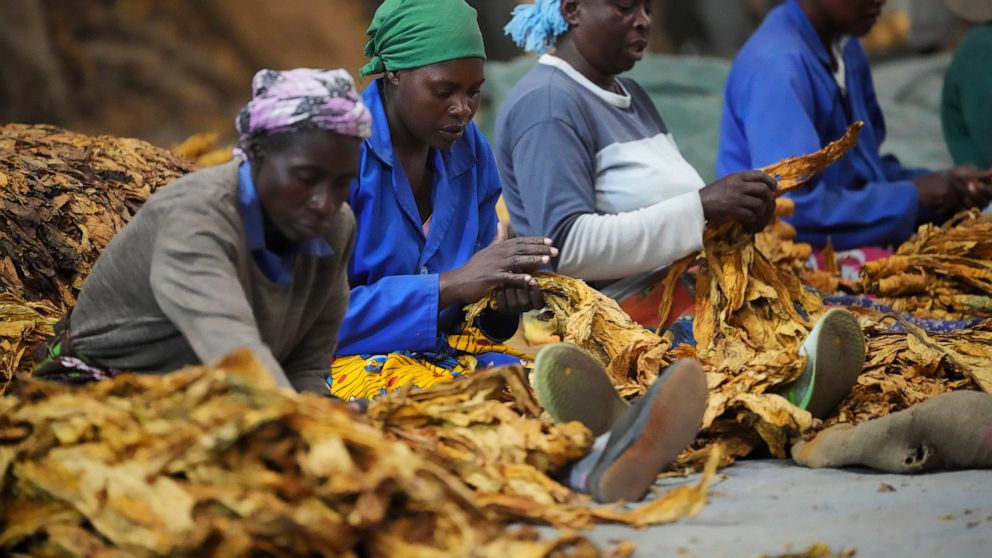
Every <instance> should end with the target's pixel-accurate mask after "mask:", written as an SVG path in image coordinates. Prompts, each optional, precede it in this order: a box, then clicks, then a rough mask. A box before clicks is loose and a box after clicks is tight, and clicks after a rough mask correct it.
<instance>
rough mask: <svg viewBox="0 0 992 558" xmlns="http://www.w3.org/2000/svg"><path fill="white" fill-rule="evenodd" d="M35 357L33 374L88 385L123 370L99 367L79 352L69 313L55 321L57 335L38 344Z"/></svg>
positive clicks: (46, 378) (43, 377)
mask: <svg viewBox="0 0 992 558" xmlns="http://www.w3.org/2000/svg"><path fill="white" fill-rule="evenodd" d="M70 315H71V312H70ZM32 356H34V362H35V365H34V370H33V371H32V376H34V377H35V378H38V379H41V380H51V381H56V382H67V383H70V384H85V383H89V382H95V381H98V380H106V379H108V378H113V377H114V376H116V375H118V374H120V370H116V369H114V368H105V367H101V366H96V365H94V364H93V363H91V362H89V361H88V360H87V359H86V357H84V356H82V355H80V354H77V353H76V351H75V348H74V346H73V343H72V337H70V336H69V316H66V317H64V318H62V319H61V320H59V322H58V323H57V324H55V335H53V336H52V337H51V339H49V340H47V341H45V342H44V343H41V344H40V345H38V347H37V348H36V349H35V350H34V353H33V355H32Z"/></svg>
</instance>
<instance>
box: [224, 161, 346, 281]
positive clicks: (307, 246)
mask: <svg viewBox="0 0 992 558" xmlns="http://www.w3.org/2000/svg"><path fill="white" fill-rule="evenodd" d="M238 200H239V201H240V202H241V216H242V218H243V219H244V222H245V240H246V242H247V243H248V250H249V251H250V252H251V255H252V257H253V258H254V259H255V263H256V264H257V265H258V267H259V269H261V270H262V273H263V274H265V276H266V277H267V278H269V280H271V281H272V282H273V283H277V284H279V285H283V286H286V285H289V284H290V283H291V282H292V281H293V269H294V268H295V267H296V256H297V254H300V253H303V254H306V255H310V256H316V257H328V256H332V255H333V254H334V250H333V249H331V247H330V246H329V245H328V244H327V242H326V241H325V240H324V239H322V238H317V239H314V240H311V241H309V242H305V243H302V244H301V245H299V246H297V247H296V248H295V249H293V250H291V251H290V252H289V253H288V254H277V253H275V252H273V251H272V250H269V248H268V247H267V246H266V245H265V217H264V214H263V213H262V202H261V201H260V200H259V199H258V192H257V191H256V190H255V182H254V181H253V180H252V178H251V164H250V163H249V162H248V161H242V162H241V164H240V165H239V166H238Z"/></svg>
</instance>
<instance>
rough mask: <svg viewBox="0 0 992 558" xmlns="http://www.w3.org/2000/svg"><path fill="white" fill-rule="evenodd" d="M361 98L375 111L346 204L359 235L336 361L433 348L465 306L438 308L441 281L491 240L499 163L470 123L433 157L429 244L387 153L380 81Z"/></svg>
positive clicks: (395, 163) (410, 193)
mask: <svg viewBox="0 0 992 558" xmlns="http://www.w3.org/2000/svg"><path fill="white" fill-rule="evenodd" d="M362 97H363V99H364V101H365V104H366V105H368V107H369V110H370V111H371V112H372V137H371V138H369V139H367V140H365V143H364V144H363V145H362V160H361V170H360V174H359V178H358V180H357V181H356V182H355V184H354V185H353V186H352V189H351V194H350V196H349V198H348V203H349V204H350V205H351V208H352V210H354V212H355V221H356V222H357V225H358V231H357V238H356V240H355V251H354V255H353V256H352V259H351V263H350V264H349V266H348V280H349V283H350V285H351V301H350V303H349V305H348V313H347V314H346V315H345V318H344V323H343V324H342V325H341V336H340V339H339V341H338V351H337V354H338V356H345V355H356V354H383V353H389V352H396V351H430V350H433V349H435V348H436V346H437V343H438V338H439V336H440V335H442V334H443V333H445V330H446V329H450V328H452V327H454V326H456V325H457V324H458V323H459V321H460V316H461V312H462V308H461V305H455V306H451V307H448V308H439V307H438V296H439V294H440V290H439V283H438V277H439V274H441V273H444V272H447V271H451V270H453V269H455V268H457V267H460V266H462V265H463V264H465V262H467V261H468V260H469V259H470V258H471V257H472V256H473V255H474V254H475V253H476V252H478V251H479V250H481V249H482V248H485V247H486V246H488V245H489V244H490V243H491V242H492V241H493V240H494V239H495V238H496V226H497V217H496V201H497V200H498V199H499V195H500V192H501V188H500V180H499V173H498V171H497V170H496V161H495V159H494V157H493V153H492V150H491V149H490V148H489V143H488V142H487V141H486V138H485V137H484V136H483V135H482V132H480V131H479V129H478V127H477V126H476V125H475V124H474V123H472V124H469V126H468V128H466V129H465V135H464V136H463V137H462V138H461V139H460V140H458V141H457V142H456V143H455V144H454V145H453V146H452V147H451V148H450V149H448V150H444V151H441V150H436V149H432V150H431V151H430V155H429V160H430V161H431V162H432V165H433V170H434V190H433V196H432V198H431V201H432V205H433V213H432V217H431V226H430V232H429V234H428V235H427V236H426V237H425V236H424V232H423V223H422V222H421V220H420V214H419V212H418V211H417V203H416V201H415V200H414V197H413V190H412V189H411V187H410V183H409V182H408V181H407V178H406V174H405V172H404V171H403V167H402V165H401V164H400V162H399V161H398V160H396V157H395V154H394V152H393V145H392V141H391V140H390V134H389V122H388V121H387V118H386V109H385V106H384V105H383V101H382V96H381V95H380V82H379V80H376V81H375V82H373V83H372V84H371V85H369V87H368V88H366V90H365V91H364V93H362Z"/></svg>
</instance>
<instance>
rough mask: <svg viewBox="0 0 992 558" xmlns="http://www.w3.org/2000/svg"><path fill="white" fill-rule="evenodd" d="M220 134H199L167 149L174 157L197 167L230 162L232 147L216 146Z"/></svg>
mask: <svg viewBox="0 0 992 558" xmlns="http://www.w3.org/2000/svg"><path fill="white" fill-rule="evenodd" d="M219 139H220V134H218V133H217V132H201V133H199V134H193V135H192V136H190V137H188V138H186V139H185V140H183V141H182V143H178V144H176V145H173V146H172V147H170V148H169V150H170V151H172V152H173V153H175V154H176V155H178V156H180V157H182V158H184V159H188V160H190V161H193V162H194V163H196V166H198V167H212V166H214V165H219V164H221V163H226V162H228V161H230V160H231V159H232V158H233V156H234V154H233V149H234V146H232V145H227V146H220V147H218V146H217V141H218V140H219Z"/></svg>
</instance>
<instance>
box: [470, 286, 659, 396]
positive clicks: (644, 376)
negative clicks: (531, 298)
mask: <svg viewBox="0 0 992 558" xmlns="http://www.w3.org/2000/svg"><path fill="white" fill-rule="evenodd" d="M536 279H537V282H538V284H539V285H540V286H541V290H542V291H543V293H544V299H545V302H546V303H547V306H548V312H547V315H546V316H542V318H545V319H547V321H549V322H550V324H549V325H550V329H551V331H552V332H553V333H555V334H556V335H558V336H559V337H560V338H561V340H562V341H565V342H568V343H574V344H576V345H578V346H580V347H582V348H583V349H585V350H587V351H589V352H590V353H592V354H593V356H594V357H596V358H597V359H598V360H599V361H600V362H601V363H602V364H603V365H604V366H606V368H607V372H608V373H609V374H610V377H611V378H612V380H613V383H614V385H615V386H616V387H617V389H618V390H620V391H621V392H622V393H623V394H625V395H630V394H635V393H643V392H644V391H645V390H646V389H647V388H648V386H650V385H651V384H652V383H654V380H655V379H657V378H658V374H659V373H660V371H661V370H662V369H664V367H665V366H667V365H668V364H670V363H671V362H673V361H672V360H670V358H669V357H667V356H666V354H665V353H666V351H668V349H669V348H670V347H671V343H669V341H668V340H666V339H664V338H662V337H661V336H659V335H657V334H655V333H654V332H651V331H649V330H647V329H644V328H643V327H641V326H640V325H639V324H638V323H637V322H635V321H634V320H632V319H631V318H630V316H628V315H627V314H626V313H624V311H623V310H621V309H620V305H618V304H617V302H616V301H615V300H613V299H611V298H609V297H607V296H604V295H603V294H602V293H600V292H599V291H597V290H595V289H593V288H591V287H590V286H589V285H587V284H586V283H585V282H583V281H580V280H578V279H572V278H571V277H565V276H563V275H555V274H551V273H544V274H537V275H536ZM495 305H496V299H495V298H494V297H493V296H492V295H490V296H487V297H485V298H483V299H482V300H481V301H479V302H477V303H475V304H473V305H470V306H469V307H468V308H467V314H466V323H467V324H471V323H472V320H474V319H475V318H476V317H478V316H479V314H481V313H482V311H483V310H485V309H487V308H495Z"/></svg>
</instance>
